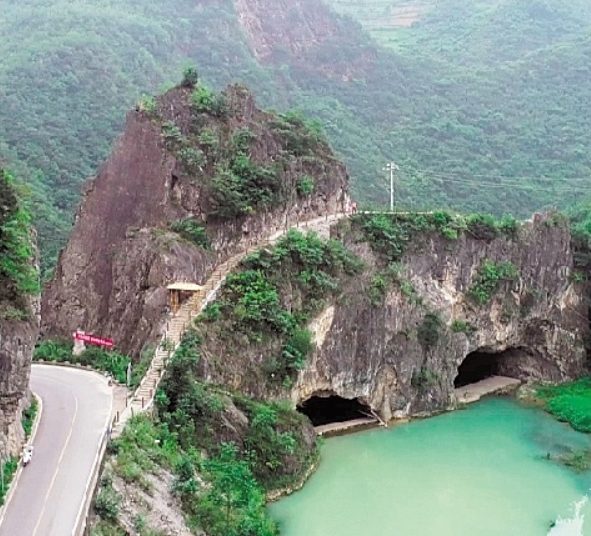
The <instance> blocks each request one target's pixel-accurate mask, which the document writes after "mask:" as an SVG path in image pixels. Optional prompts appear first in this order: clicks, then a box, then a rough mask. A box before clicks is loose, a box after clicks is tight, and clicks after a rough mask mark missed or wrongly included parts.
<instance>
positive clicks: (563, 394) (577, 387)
mask: <svg viewBox="0 0 591 536" xmlns="http://www.w3.org/2000/svg"><path fill="white" fill-rule="evenodd" d="M537 396H538V397H539V398H541V399H542V400H543V401H544V404H545V406H546V409H547V410H548V411H549V412H550V413H552V414H553V415H555V416H556V417H558V419H560V420H561V421H565V422H568V423H569V424H570V425H572V427H573V428H574V429H575V430H579V431H581V432H588V433H591V378H589V377H588V378H583V379H582V380H579V381H576V382H572V383H565V384H561V385H547V386H539V387H538V390H537Z"/></svg>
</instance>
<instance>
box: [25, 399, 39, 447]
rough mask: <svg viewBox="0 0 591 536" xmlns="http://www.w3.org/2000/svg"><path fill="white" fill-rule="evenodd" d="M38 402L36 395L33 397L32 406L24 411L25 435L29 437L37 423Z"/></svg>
mask: <svg viewBox="0 0 591 536" xmlns="http://www.w3.org/2000/svg"><path fill="white" fill-rule="evenodd" d="M37 407H38V402H37V399H36V398H35V397H32V399H31V404H30V406H29V407H28V408H27V409H25V410H24V411H23V416H22V419H21V423H22V425H23V430H24V431H25V437H26V438H27V439H28V438H29V437H30V436H31V432H32V430H33V424H34V423H35V417H36V415H37Z"/></svg>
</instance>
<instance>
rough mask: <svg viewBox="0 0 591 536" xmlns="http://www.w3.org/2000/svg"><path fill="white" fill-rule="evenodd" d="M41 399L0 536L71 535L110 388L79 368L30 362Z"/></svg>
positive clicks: (101, 431) (108, 407) (106, 418)
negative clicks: (29, 454)
mask: <svg viewBox="0 0 591 536" xmlns="http://www.w3.org/2000/svg"><path fill="white" fill-rule="evenodd" d="M31 389H32V390H33V392H35V393H37V394H38V395H39V396H40V397H41V399H42V401H43V412H42V415H41V422H40V423H39V429H38V431H37V435H36V437H35V441H34V446H35V450H34V455H33V460H32V461H31V463H30V464H29V465H28V466H27V467H25V468H24V469H23V471H22V473H21V474H20V477H19V479H18V482H17V487H16V490H15V493H14V495H13V497H12V499H11V501H10V503H9V504H8V506H7V509H6V513H5V517H4V519H3V520H2V522H1V524H0V536H72V534H73V532H74V528H75V526H76V523H77V520H78V517H79V516H80V515H81V510H82V509H83V500H84V497H85V491H86V488H87V486H88V481H89V478H90V474H91V471H92V469H93V466H94V464H95V460H96V456H97V451H98V448H99V444H100V442H101V439H102V437H103V435H104V434H105V433H106V426H107V423H108V422H109V417H110V415H111V404H112V388H111V387H109V386H108V385H107V382H106V380H105V379H104V378H102V377H101V376H100V375H98V374H96V373H93V372H87V371H83V370H76V369H70V368H65V367H55V366H49V365H33V371H32V374H31Z"/></svg>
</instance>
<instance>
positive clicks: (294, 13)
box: [234, 0, 378, 82]
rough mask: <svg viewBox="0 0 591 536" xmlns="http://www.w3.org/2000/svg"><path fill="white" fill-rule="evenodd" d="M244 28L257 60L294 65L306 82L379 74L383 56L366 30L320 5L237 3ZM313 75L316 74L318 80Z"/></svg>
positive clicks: (304, 0) (291, 0) (281, 0)
mask: <svg viewBox="0 0 591 536" xmlns="http://www.w3.org/2000/svg"><path fill="white" fill-rule="evenodd" d="M234 8H235V11H236V15H237V18H238V23H239V25H240V26H241V27H242V29H243V31H244V34H245V35H246V41H247V43H248V45H249V47H250V49H251V51H252V54H253V56H254V57H255V58H256V59H257V61H259V62H261V63H263V64H281V63H287V64H291V65H292V66H293V67H294V68H295V69H296V70H297V71H299V72H300V73H304V77H305V76H308V77H311V73H313V72H316V73H321V75H322V76H323V77H327V78H336V79H338V80H341V81H347V82H348V81H352V80H360V79H363V78H364V77H365V76H366V75H367V74H368V72H373V71H375V69H376V65H375V59H376V56H377V54H378V53H377V51H376V49H375V47H374V46H373V45H372V44H371V43H370V42H369V40H367V39H366V38H365V35H364V34H363V33H362V31H361V26H360V25H359V24H357V23H355V22H353V21H352V20H351V19H347V18H344V17H339V16H338V15H336V13H335V12H334V11H333V10H332V9H331V8H330V7H329V6H328V5H326V4H325V3H324V2H318V1H317V0H273V1H272V2H271V1H269V0H235V1H234ZM312 76H313V75H312Z"/></svg>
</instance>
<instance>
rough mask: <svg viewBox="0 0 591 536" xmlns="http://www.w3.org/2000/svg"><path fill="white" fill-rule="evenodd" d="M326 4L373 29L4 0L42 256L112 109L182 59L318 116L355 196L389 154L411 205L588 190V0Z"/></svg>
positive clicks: (179, 2)
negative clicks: (349, 176) (343, 164)
mask: <svg viewBox="0 0 591 536" xmlns="http://www.w3.org/2000/svg"><path fill="white" fill-rule="evenodd" d="M328 3H329V4H332V5H333V7H335V8H336V9H338V10H342V11H343V12H346V14H349V15H353V16H356V17H357V18H358V20H359V21H360V22H361V23H362V24H363V25H365V27H366V30H368V31H369V33H368V32H367V31H366V30H364V29H363V28H362V26H361V25H360V24H359V22H356V21H354V20H353V19H351V18H349V17H347V16H346V14H345V15H343V14H340V15H339V14H337V13H336V12H334V11H333V10H332V9H330V7H329V6H327V4H323V3H322V2H319V1H317V0H274V1H270V0H269V1H265V0H216V1H211V0H210V1H205V0H200V1H196V0H173V1H171V0H167V1H165V0H154V1H152V2H149V3H147V2H137V1H132V0H118V1H115V0H93V1H92V2H90V1H80V2H70V1H67V0H18V1H17V0H4V1H3V7H2V18H1V19H0V30H1V32H2V35H3V51H2V56H1V58H0V89H1V91H2V122H1V124H0V143H1V146H2V152H3V153H4V154H5V155H6V156H7V158H8V160H9V163H10V165H11V167H12V168H13V169H15V170H16V171H17V172H18V175H19V176H20V177H24V178H25V180H26V182H27V183H28V184H29V185H30V186H31V190H32V203H33V211H34V213H35V217H36V225H37V227H38V230H39V241H40V246H41V248H42V252H43V254H44V257H43V267H44V268H45V269H46V270H47V269H49V268H50V267H51V266H53V265H54V263H55V259H56V256H57V251H58V249H59V247H61V246H62V245H63V243H64V240H65V237H66V236H67V234H68V232H69V229H70V225H69V221H70V220H71V217H72V214H73V212H74V207H75V206H76V204H77V202H78V199H79V190H80V185H81V183H82V181H83V180H84V179H85V178H86V177H89V176H91V175H92V174H93V173H94V171H95V169H96V167H97V165H98V164H99V163H100V162H101V161H102V160H103V159H104V158H105V157H106V156H107V154H108V151H109V148H110V145H111V144H112V142H113V140H114V138H115V137H116V135H117V134H118V133H119V132H120V131H121V129H122V125H123V119H124V115H125V111H126V110H128V109H129V108H131V107H132V106H133V105H134V103H135V102H136V100H137V99H138V98H139V97H140V95H141V94H142V93H153V92H156V91H157V90H159V89H162V86H163V84H167V83H170V81H177V80H178V79H179V78H180V73H181V71H182V68H183V66H184V65H186V64H187V63H193V64H196V65H197V66H198V68H199V71H200V74H201V75H202V78H203V79H204V80H206V81H207V82H208V83H209V84H210V85H211V86H213V87H215V88H219V87H222V86H224V85H226V84H227V83H229V82H241V83H244V84H246V85H247V86H249V87H251V88H252V90H253V91H254V92H255V94H256V95H257V97H258V100H259V102H260V103H261V104H263V105H264V106H267V107H273V108H277V109H279V110H285V109H288V108H294V107H297V108H301V109H302V110H303V111H304V113H305V114H308V115H309V116H310V117H312V118H314V119H318V120H320V121H321V122H322V123H323V124H324V125H325V129H326V133H327V136H328V138H329V140H330V141H331V143H332V144H333V145H334V147H335V149H336V150H337V152H338V153H339V154H340V155H341V156H342V158H343V159H344V161H345V162H346V163H347V165H348V166H349V168H350V171H351V174H352V190H353V194H354V195H355V197H356V198H358V199H359V200H360V201H362V202H363V203H366V204H372V205H376V206H387V204H388V202H389V193H388V187H389V181H388V180H387V177H386V175H385V173H384V172H383V171H382V168H383V166H384V164H385V163H386V162H387V161H389V160H391V159H393V160H395V161H396V163H397V164H398V165H399V167H400V171H399V174H398V177H397V192H396V199H397V202H398V203H400V204H401V205H402V206H405V207H411V208H426V207H433V206H446V207H452V208H457V209H461V210H469V211H473V210H481V211H490V212H495V213H502V212H513V213H514V214H516V215H517V216H526V215H528V214H529V213H530V212H531V211H533V210H536V209H539V208H541V207H544V206H548V205H559V206H567V205H569V204H570V203H571V202H572V200H574V199H576V198H577V197H578V196H579V195H580V193H581V192H582V191H584V190H585V188H586V189H589V185H590V182H591V179H590V177H591V150H590V149H591V147H590V145H591V39H590V38H589V35H590V33H591V32H590V30H591V17H589V16H587V15H588V14H589V13H590V12H591V11H590V10H591V1H587V0H586V1H583V0H523V1H520V2H513V1H510V0H498V1H494V2H484V1H476V2H469V3H468V2H461V1H460V0H442V1H438V2H434V1H427V0H422V1H417V2H408V1H407V2H401V1H395V0H392V1H388V2H385V1H381V0H358V1H357V2H352V1H348V2H345V0H330V1H329V2H328ZM347 6H348V7H347ZM355 6H357V7H358V9H352V8H353V7H355ZM359 6H360V7H361V9H359ZM376 10H378V11H377V13H378V15H379V13H382V15H379V16H374V15H373V14H374V13H376ZM380 10H381V11H380ZM405 10H406V11H405ZM365 14H369V15H371V16H372V17H373V19H371V20H369V19H368V17H366V16H365ZM405 17H406V18H405ZM381 20H385V21H390V23H388V24H387V25H384V26H383V27H382V26H380V24H381V23H380V21H381ZM392 21H394V22H392ZM411 22H412V24H411V25H408V24H410V23H411ZM400 24H403V25H404V24H406V25H407V26H400ZM376 36H377V37H378V38H379V39H378V40H374V39H372V38H376ZM384 44H386V45H388V46H387V47H384V46H383V45H384Z"/></svg>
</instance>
